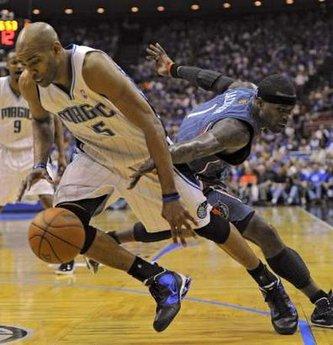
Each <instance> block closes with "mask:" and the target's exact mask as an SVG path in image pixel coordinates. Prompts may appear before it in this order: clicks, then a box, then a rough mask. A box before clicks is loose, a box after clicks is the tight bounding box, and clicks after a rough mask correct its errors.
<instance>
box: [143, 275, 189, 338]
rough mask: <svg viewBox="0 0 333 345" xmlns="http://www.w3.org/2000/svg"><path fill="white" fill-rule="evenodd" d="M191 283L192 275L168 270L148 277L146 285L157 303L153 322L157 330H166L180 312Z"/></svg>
mask: <svg viewBox="0 0 333 345" xmlns="http://www.w3.org/2000/svg"><path fill="white" fill-rule="evenodd" d="M190 284H191V278H190V277H185V276H183V275H182V274H179V273H176V272H172V271H167V270H165V271H163V272H161V273H159V274H157V275H156V276H154V277H152V278H150V279H148V281H147V282H146V285H147V286H149V291H150V293H151V294H152V296H153V297H154V299H155V301H156V303H157V306H156V315H155V319H154V323H153V327H154V329H155V331H157V332H162V331H164V330H165V329H166V328H167V327H168V326H169V324H170V323H171V321H172V320H173V319H174V318H175V316H176V315H177V314H178V312H179V310H180V307H181V301H182V299H183V298H184V297H185V295H186V294H187V292H188V290H189V287H190Z"/></svg>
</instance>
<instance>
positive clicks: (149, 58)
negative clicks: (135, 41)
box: [146, 55, 155, 61]
mask: <svg viewBox="0 0 333 345" xmlns="http://www.w3.org/2000/svg"><path fill="white" fill-rule="evenodd" d="M146 60H149V61H155V59H154V58H153V57H152V56H151V55H146Z"/></svg>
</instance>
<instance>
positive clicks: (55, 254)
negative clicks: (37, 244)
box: [41, 238, 63, 263]
mask: <svg viewBox="0 0 333 345" xmlns="http://www.w3.org/2000/svg"><path fill="white" fill-rule="evenodd" d="M44 240H45V241H46V242H47V243H48V244H49V246H50V248H51V250H52V252H53V254H54V256H55V257H56V258H57V259H58V260H59V261H60V262H61V263H62V262H63V261H62V260H61V259H60V258H59V256H58V255H57V253H56V252H55V250H54V249H53V247H52V244H51V242H50V241H49V240H48V239H47V238H44ZM41 242H42V241H41Z"/></svg>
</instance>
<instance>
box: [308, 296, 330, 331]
mask: <svg viewBox="0 0 333 345" xmlns="http://www.w3.org/2000/svg"><path fill="white" fill-rule="evenodd" d="M315 305H316V307H315V309H314V311H313V313H312V315H311V323H312V324H313V325H315V326H319V327H327V328H333V294H332V290H331V291H330V292H329V293H328V296H327V297H323V298H320V299H319V300H318V301H316V303H315Z"/></svg>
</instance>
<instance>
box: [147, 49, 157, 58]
mask: <svg viewBox="0 0 333 345" xmlns="http://www.w3.org/2000/svg"><path fill="white" fill-rule="evenodd" d="M146 52H147V53H148V54H149V55H150V56H153V57H157V56H158V53H156V52H155V51H154V50H152V49H150V48H147V49H146Z"/></svg>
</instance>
